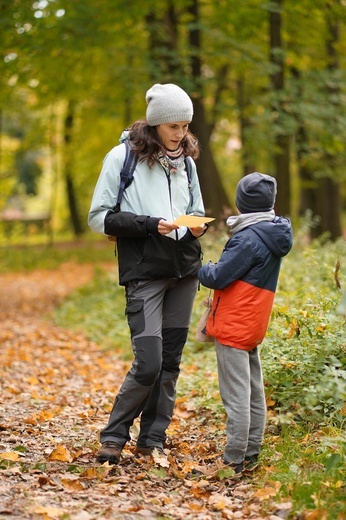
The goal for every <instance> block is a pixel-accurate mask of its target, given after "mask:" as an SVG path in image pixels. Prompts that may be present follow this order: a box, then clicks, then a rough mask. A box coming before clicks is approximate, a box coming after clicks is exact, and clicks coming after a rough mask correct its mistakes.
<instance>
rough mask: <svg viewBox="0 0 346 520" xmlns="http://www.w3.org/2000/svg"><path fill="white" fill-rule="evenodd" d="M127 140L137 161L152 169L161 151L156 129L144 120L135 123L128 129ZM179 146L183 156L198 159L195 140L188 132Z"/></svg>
mask: <svg viewBox="0 0 346 520" xmlns="http://www.w3.org/2000/svg"><path fill="white" fill-rule="evenodd" d="M128 139H129V141H130V143H131V148H132V149H133V151H134V152H135V154H136V155H137V156H138V160H139V161H140V162H144V161H146V162H147V163H148V166H149V168H152V167H153V166H154V164H155V161H156V157H157V155H158V153H159V152H160V151H161V150H162V143H161V142H160V139H159V136H158V133H157V130H156V127H155V126H149V125H148V123H147V122H146V120H144V119H142V120H140V121H136V122H135V123H133V125H132V126H131V127H130V128H129V136H128ZM181 146H182V148H183V153H184V155H185V156H187V155H189V156H190V157H192V159H197V158H198V157H199V145H198V141H197V138H196V137H195V136H194V135H193V134H191V132H190V131H187V133H186V135H185V136H184V138H183V139H182V141H181Z"/></svg>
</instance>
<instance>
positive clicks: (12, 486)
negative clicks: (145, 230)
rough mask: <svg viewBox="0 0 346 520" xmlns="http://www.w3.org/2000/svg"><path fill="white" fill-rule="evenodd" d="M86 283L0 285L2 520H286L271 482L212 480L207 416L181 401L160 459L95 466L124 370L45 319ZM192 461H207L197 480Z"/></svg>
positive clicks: (89, 271) (59, 280) (51, 274)
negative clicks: (199, 457) (199, 458)
mask: <svg viewBox="0 0 346 520" xmlns="http://www.w3.org/2000/svg"><path fill="white" fill-rule="evenodd" d="M93 275H94V267H93V266H92V265H74V264H65V265H62V266H61V267H60V268H59V269H57V270H54V271H33V272H31V273H25V274H22V273H21V274H3V275H0V287H1V291H0V315H1V330H0V344H1V350H0V367H1V370H0V391H1V393H0V518H1V519H3V520H7V519H14V520H25V519H35V520H36V519H38V520H40V519H42V520H48V519H67V520H94V519H97V520H102V519H112V520H117V519H124V520H139V519H169V520H178V519H184V520H185V519H186V520H187V519H191V520H192V519H193V520H209V519H225V518H226V519H239V518H240V519H242V518H244V519H245V518H251V519H257V520H258V519H262V518H263V519H264V518H265V519H269V520H275V519H278V520H279V519H283V518H286V517H287V515H288V513H289V511H290V509H291V504H290V503H288V502H287V503H282V504H276V503H274V501H273V500H272V498H271V497H274V496H275V494H276V491H277V490H276V489H275V482H272V483H271V484H269V485H267V487H265V488H259V487H258V486H256V485H255V482H254V475H253V474H251V473H250V472H249V473H248V474H245V475H243V476H242V477H241V478H234V477H232V476H229V475H227V472H226V473H225V474H224V475H223V477H222V472H220V468H217V467H216V470H217V471H216V470H215V460H216V456H219V455H220V454H219V453H218V454H215V446H213V444H212V442H210V441H208V440H207V439H208V438H209V439H210V438H211V433H212V429H213V423H212V417H204V418H201V417H198V416H197V415H196V414H195V412H194V410H193V409H191V407H189V406H188V404H187V403H184V401H183V400H181V402H177V406H176V409H175V415H174V418H173V421H172V424H171V427H170V429H169V432H168V434H169V439H170V444H169V446H168V449H167V450H166V452H167V458H165V457H159V456H157V457H156V456H154V457H141V458H139V457H138V456H136V455H135V453H134V447H135V443H134V440H132V441H131V442H130V443H128V445H127V447H126V449H125V451H124V454H123V457H122V460H121V462H120V463H119V464H118V465H117V466H113V467H112V466H109V465H108V464H105V465H99V464H96V463H95V453H96V451H97V449H98V447H99V443H98V435H99V431H100V429H101V428H102V427H103V426H104V425H105V424H106V422H107V417H108V413H109V411H110V408H111V404H112V401H113V398H114V396H115V394H116V391H117V390H118V388H119V386H120V384H121V382H122V380H123V378H124V375H125V373H126V371H127V370H128V368H129V362H126V361H122V360H120V359H119V357H118V356H117V354H116V353H114V352H112V351H104V350H102V349H101V348H100V347H99V346H98V345H96V344H95V343H92V342H90V341H89V340H88V339H87V338H86V337H85V336H84V335H83V333H82V332H75V331H68V330H63V329H61V328H59V327H57V326H56V325H55V324H54V322H53V320H52V311H53V310H54V308H55V307H56V306H57V305H58V304H59V303H60V302H61V301H62V300H63V299H64V298H65V297H66V296H67V295H68V294H69V293H70V292H71V291H73V290H74V289H76V288H77V287H79V286H82V285H83V284H85V283H87V282H88V281H89V280H90V279H91V278H92V277H93ZM135 426H136V425H135ZM206 432H208V435H207V434H206ZM132 434H133V436H134V437H135V435H136V427H134V428H133V431H132ZM194 453H200V454H201V453H202V454H203V453H205V455H206V457H205V459H204V461H205V460H206V459H207V458H208V457H209V461H213V457H215V460H214V463H212V464H211V467H210V468H209V466H208V465H206V464H205V465H203V464H202V465H201V466H200V468H201V469H202V473H201V474H199V475H197V476H196V475H193V474H192V473H191V470H192V468H193V467H194V465H195V464H196V458H195V457H194ZM199 464H201V461H199ZM213 465H214V466H213ZM220 475H221V476H220Z"/></svg>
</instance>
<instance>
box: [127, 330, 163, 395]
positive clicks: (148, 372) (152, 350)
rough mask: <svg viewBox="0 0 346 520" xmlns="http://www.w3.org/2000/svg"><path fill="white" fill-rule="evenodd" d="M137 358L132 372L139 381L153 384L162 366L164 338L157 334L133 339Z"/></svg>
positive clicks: (143, 383) (148, 384) (142, 383)
mask: <svg viewBox="0 0 346 520" xmlns="http://www.w3.org/2000/svg"><path fill="white" fill-rule="evenodd" d="M132 345H133V351H134V354H135V360H134V362H133V365H132V372H133V376H134V378H135V380H136V381H137V383H139V384H141V385H145V386H151V385H153V384H154V383H155V381H156V379H157V378H158V376H159V374H160V372H161V367H162V340H161V338H158V337H156V336H149V337H143V338H136V339H135V340H133V341H132Z"/></svg>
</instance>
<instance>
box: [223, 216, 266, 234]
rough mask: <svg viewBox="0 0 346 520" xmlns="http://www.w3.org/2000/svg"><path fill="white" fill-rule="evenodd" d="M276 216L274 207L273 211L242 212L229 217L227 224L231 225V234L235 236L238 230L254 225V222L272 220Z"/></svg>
mask: <svg viewBox="0 0 346 520" xmlns="http://www.w3.org/2000/svg"><path fill="white" fill-rule="evenodd" d="M274 218H275V211H274V210H273V209H272V210H271V211H259V212H257V213H241V214H240V215H235V216H232V217H228V219H227V220H226V224H227V226H229V231H230V234H231V235H232V236H233V235H234V234H235V233H238V231H241V230H242V229H244V228H247V227H248V226H252V224H257V223H258V222H271V221H272V220H274Z"/></svg>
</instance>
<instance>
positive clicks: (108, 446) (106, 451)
mask: <svg viewBox="0 0 346 520" xmlns="http://www.w3.org/2000/svg"><path fill="white" fill-rule="evenodd" d="M122 450H123V446H121V445H120V444H118V443H117V442H113V441H106V442H104V443H103V444H102V446H101V448H100V449H99V451H98V452H97V456H96V461H97V462H100V464H104V463H105V462H107V461H108V462H109V464H118V462H119V460H120V455H121V452H122Z"/></svg>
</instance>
